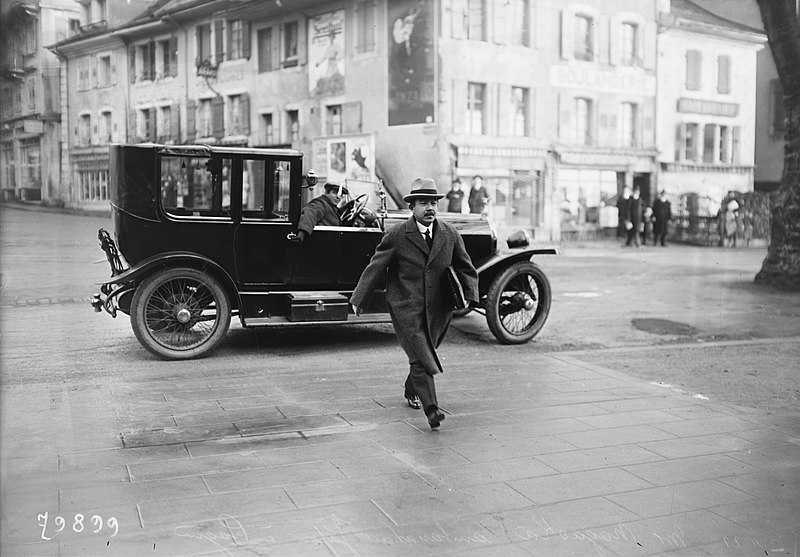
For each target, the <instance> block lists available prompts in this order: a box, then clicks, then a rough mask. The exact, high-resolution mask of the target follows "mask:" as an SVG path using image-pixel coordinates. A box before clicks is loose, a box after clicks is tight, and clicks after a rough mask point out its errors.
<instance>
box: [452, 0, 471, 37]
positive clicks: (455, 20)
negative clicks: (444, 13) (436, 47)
mask: <svg viewBox="0 0 800 557" xmlns="http://www.w3.org/2000/svg"><path fill="white" fill-rule="evenodd" d="M451 6H452V8H451V10H450V29H451V33H452V36H453V38H454V39H464V38H466V33H465V32H464V20H465V13H466V10H467V0H452V5H451Z"/></svg>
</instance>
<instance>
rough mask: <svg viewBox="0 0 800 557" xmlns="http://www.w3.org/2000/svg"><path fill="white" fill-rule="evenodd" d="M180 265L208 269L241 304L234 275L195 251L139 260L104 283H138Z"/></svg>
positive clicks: (234, 301) (167, 253)
mask: <svg viewBox="0 0 800 557" xmlns="http://www.w3.org/2000/svg"><path fill="white" fill-rule="evenodd" d="M178 266H186V267H192V268H193V269H200V270H204V271H207V272H208V273H210V274H211V275H212V276H214V277H215V278H216V279H218V280H219V281H220V282H222V286H223V288H225V290H227V291H228V293H229V295H230V297H231V302H232V303H233V304H234V305H235V306H236V307H238V306H239V304H238V301H239V296H238V291H237V288H236V283H235V282H234V280H233V277H231V275H230V274H229V273H228V272H227V271H226V270H225V269H223V268H222V267H221V266H220V265H218V264H217V263H215V262H214V261H213V260H212V259H209V258H208V257H205V256H203V255H200V254H197V253H193V252H182V251H174V252H166V253H160V254H158V255H154V256H152V257H148V258H147V259H143V260H142V261H141V262H139V264H138V265H135V266H133V267H131V268H130V269H127V270H126V271H123V272H122V273H120V274H118V275H116V276H113V277H111V278H109V279H108V280H107V281H106V282H105V283H103V284H125V283H130V282H132V283H138V282H141V281H142V280H144V279H145V277H147V276H149V275H150V274H152V273H153V272H155V271H156V270H158V269H162V268H167V267H178Z"/></svg>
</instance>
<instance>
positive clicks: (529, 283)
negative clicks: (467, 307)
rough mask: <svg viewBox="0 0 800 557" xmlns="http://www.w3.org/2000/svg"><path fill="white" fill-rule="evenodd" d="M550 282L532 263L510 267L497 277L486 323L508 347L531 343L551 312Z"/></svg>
mask: <svg viewBox="0 0 800 557" xmlns="http://www.w3.org/2000/svg"><path fill="white" fill-rule="evenodd" d="M551 301H552V296H551V292H550V281H549V280H547V276H546V275H545V274H544V272H543V271H542V270H541V269H540V268H539V267H538V266H536V265H535V264H534V263H531V262H530V261H522V262H518V263H514V264H513V265H510V266H509V267H508V268H507V269H505V270H504V271H503V272H501V273H500V274H498V275H497V277H495V279H494V280H493V281H492V284H491V285H490V286H489V292H488V293H487V296H486V322H487V324H488V325H489V330H490V331H492V334H493V335H494V336H495V337H496V338H497V340H499V341H500V342H502V343H504V344H522V343H524V342H528V341H529V340H530V339H532V338H533V337H535V336H536V335H537V334H538V333H539V331H541V330H542V327H543V326H544V322H545V321H546V320H547V316H548V314H549V313H550V303H551Z"/></svg>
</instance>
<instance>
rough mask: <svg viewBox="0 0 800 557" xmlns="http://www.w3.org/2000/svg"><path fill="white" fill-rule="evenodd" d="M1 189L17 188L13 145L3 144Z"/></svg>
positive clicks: (10, 143) (9, 143)
mask: <svg viewBox="0 0 800 557" xmlns="http://www.w3.org/2000/svg"><path fill="white" fill-rule="evenodd" d="M1 162H2V168H3V188H15V187H17V160H16V157H15V156H14V144H13V143H12V142H8V143H3V158H2V161H1Z"/></svg>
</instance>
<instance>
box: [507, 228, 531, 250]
mask: <svg viewBox="0 0 800 557" xmlns="http://www.w3.org/2000/svg"><path fill="white" fill-rule="evenodd" d="M530 243H531V239H530V236H529V235H528V231H527V230H517V231H516V232H514V233H513V234H511V235H509V237H508V238H507V239H506V244H508V248H509V249H516V248H527V247H528V246H529V245H530Z"/></svg>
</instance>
